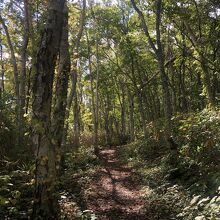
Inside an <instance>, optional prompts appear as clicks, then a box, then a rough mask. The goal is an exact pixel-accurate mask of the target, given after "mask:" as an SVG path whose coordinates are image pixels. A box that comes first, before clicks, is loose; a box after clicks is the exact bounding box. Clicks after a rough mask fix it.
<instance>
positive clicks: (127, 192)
mask: <svg viewBox="0 0 220 220" xmlns="http://www.w3.org/2000/svg"><path fill="white" fill-rule="evenodd" d="M117 154H118V147H115V148H113V149H108V150H102V151H101V152H100V155H101V158H102V160H103V168H102V169H101V170H100V173H99V174H98V175H97V178H95V179H94V180H93V182H92V183H91V185H90V192H91V194H90V195H89V198H88V200H87V202H88V203H87V208H88V209H89V210H93V212H94V213H95V214H96V216H97V217H98V219H100V220H119V219H132V220H135V219H138V220H141V219H146V215H145V214H144V213H143V206H144V201H143V199H142V197H141V192H140V187H139V186H138V183H137V181H135V180H134V179H133V178H132V169H131V168H130V167H128V166H127V165H126V164H122V163H121V162H120V161H119V160H118V158H117Z"/></svg>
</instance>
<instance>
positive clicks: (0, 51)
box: [0, 39, 5, 93]
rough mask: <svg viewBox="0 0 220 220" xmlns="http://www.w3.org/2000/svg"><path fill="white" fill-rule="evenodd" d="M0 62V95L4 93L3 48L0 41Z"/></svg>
mask: <svg viewBox="0 0 220 220" xmlns="http://www.w3.org/2000/svg"><path fill="white" fill-rule="evenodd" d="M0 62H1V86H0V88H1V93H4V91H5V79H4V78H5V77H4V75H5V68H4V61H3V48H2V42H1V39H0Z"/></svg>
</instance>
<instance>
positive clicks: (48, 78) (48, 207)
mask: <svg viewBox="0 0 220 220" xmlns="http://www.w3.org/2000/svg"><path fill="white" fill-rule="evenodd" d="M64 4H65V0H50V1H49V6H48V16H47V22H46V26H45V28H44V31H43V33H42V38H41V43H40V46H39V50H38V53H37V58H36V73H35V78H34V83H33V104H32V111H33V116H32V126H33V144H34V146H35V148H36V168H35V200H34V207H33V215H32V219H58V210H59V209H58V202H57V199H56V196H55V191H54V184H55V180H56V164H55V162H56V159H55V156H56V152H55V148H54V145H53V144H52V143H51V139H50V136H51V134H50V130H51V120H50V117H51V102H52V91H53V89H52V88H53V79H54V70H55V65H56V60H57V55H58V52H59V46H60V39H61V34H62V25H63V9H64Z"/></svg>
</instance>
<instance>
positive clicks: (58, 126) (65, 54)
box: [51, 6, 70, 166]
mask: <svg viewBox="0 0 220 220" xmlns="http://www.w3.org/2000/svg"><path fill="white" fill-rule="evenodd" d="M69 74H70V54H69V42H68V8H67V7H66V6H65V11H64V21H63V31H62V37H61V43H60V51H59V65H58V71H57V81H56V91H55V105H54V110H53V117H52V132H51V133H52V134H51V136H52V143H53V145H54V147H55V149H56V159H57V161H56V164H57V166H59V164H60V160H61V161H62V162H63V159H64V158H63V150H62V149H61V143H62V138H63V130H64V122H65V113H66V104H67V90H68V81H69ZM61 166H62V164H61Z"/></svg>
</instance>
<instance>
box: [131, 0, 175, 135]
mask: <svg viewBox="0 0 220 220" xmlns="http://www.w3.org/2000/svg"><path fill="white" fill-rule="evenodd" d="M131 3H132V5H133V7H134V9H135V11H136V12H137V13H138V15H139V18H140V20H141V23H142V27H143V30H144V33H145V35H146V36H147V38H148V43H149V45H150V47H151V48H152V50H153V51H154V54H155V56H156V59H157V63H158V68H159V72H160V78H161V84H162V89H163V96H164V97H163V103H164V114H165V118H166V131H167V136H169V135H170V132H171V116H172V105H171V96H170V90H169V80H168V76H167V75H166V72H165V66H164V64H165V60H164V52H163V47H162V44H161V33H160V24H161V14H162V0H157V1H156V44H155V43H154V41H153V39H152V38H151V36H150V33H149V30H148V26H147V24H146V21H145V18H144V15H143V12H142V11H141V10H140V9H139V8H138V7H137V5H136V3H135V0H131Z"/></svg>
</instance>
